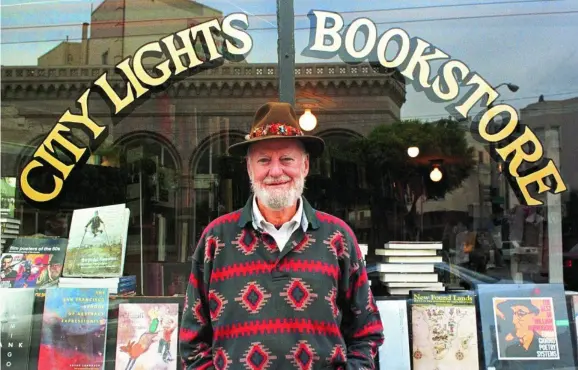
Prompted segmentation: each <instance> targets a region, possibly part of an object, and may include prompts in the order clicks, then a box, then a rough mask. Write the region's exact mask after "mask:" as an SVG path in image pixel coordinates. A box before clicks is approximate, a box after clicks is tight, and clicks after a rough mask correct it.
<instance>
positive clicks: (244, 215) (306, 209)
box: [238, 195, 319, 229]
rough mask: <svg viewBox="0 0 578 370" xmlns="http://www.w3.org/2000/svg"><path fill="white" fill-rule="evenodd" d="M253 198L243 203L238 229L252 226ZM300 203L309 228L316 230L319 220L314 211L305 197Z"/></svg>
mask: <svg viewBox="0 0 578 370" xmlns="http://www.w3.org/2000/svg"><path fill="white" fill-rule="evenodd" d="M253 197H254V195H251V196H250V197H249V199H248V200H247V202H246V203H245V206H244V207H243V208H242V209H241V217H240V218H239V222H238V225H239V227H245V226H247V224H248V223H251V224H253ZM301 202H302V203H303V213H304V215H305V219H306V220H307V223H308V225H309V227H311V228H313V229H318V228H319V220H318V219H317V216H316V213H315V210H314V209H313V207H311V204H309V202H308V201H307V199H305V197H303V196H302V197H301Z"/></svg>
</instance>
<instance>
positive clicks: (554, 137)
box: [542, 127, 564, 283]
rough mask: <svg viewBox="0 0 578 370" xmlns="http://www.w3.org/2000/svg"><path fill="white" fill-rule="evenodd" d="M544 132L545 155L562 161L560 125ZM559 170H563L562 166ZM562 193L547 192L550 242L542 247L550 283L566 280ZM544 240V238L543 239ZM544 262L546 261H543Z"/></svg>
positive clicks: (555, 161) (553, 159)
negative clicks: (545, 250) (563, 256)
mask: <svg viewBox="0 0 578 370" xmlns="http://www.w3.org/2000/svg"><path fill="white" fill-rule="evenodd" d="M545 131H546V132H545V134H544V139H545V140H544V141H545V143H544V144H545V150H544V156H545V157H546V158H550V159H551V160H552V161H554V163H560V131H559V128H558V127H555V128H553V127H547V128H546V130H545ZM558 170H559V171H560V172H562V169H561V168H560V166H558ZM561 198H562V195H561V194H560V193H558V194H553V193H551V192H549V191H548V192H546V202H545V204H544V206H546V211H547V223H546V225H547V227H548V239H547V240H548V242H547V244H546V245H543V246H542V248H547V253H542V256H547V257H548V280H549V282H550V283H563V282H564V269H563V268H561V267H562V265H563V258H562V254H563V253H564V251H563V243H562V202H561ZM542 240H543V239H542ZM542 263H544V261H542Z"/></svg>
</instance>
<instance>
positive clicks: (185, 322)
mask: <svg viewBox="0 0 578 370" xmlns="http://www.w3.org/2000/svg"><path fill="white" fill-rule="evenodd" d="M203 249H204V239H203V238H202V239H201V241H200V242H199V245H198V246H197V250H195V253H194V256H193V262H192V267H191V273H190V275H189V283H188V286H187V292H186V295H185V306H184V310H183V317H182V320H181V328H180V333H179V347H180V352H181V353H180V354H181V359H182V364H183V367H182V368H183V370H214V369H215V367H214V365H213V357H212V349H211V347H212V341H213V328H212V326H211V319H210V315H209V311H208V307H209V306H208V301H207V293H206V292H207V281H208V278H207V274H206V271H205V270H206V266H205V264H204V263H203V257H202V256H203V254H204V252H203ZM199 256H200V258H199Z"/></svg>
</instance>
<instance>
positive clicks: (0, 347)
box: [0, 288, 34, 370]
mask: <svg viewBox="0 0 578 370" xmlns="http://www.w3.org/2000/svg"><path fill="white" fill-rule="evenodd" d="M0 297H2V299H0V369H16V370H27V369H28V368H29V365H30V356H29V353H30V345H31V339H32V338H31V334H32V321H33V319H34V289H24V288H12V289H11V288H0Z"/></svg>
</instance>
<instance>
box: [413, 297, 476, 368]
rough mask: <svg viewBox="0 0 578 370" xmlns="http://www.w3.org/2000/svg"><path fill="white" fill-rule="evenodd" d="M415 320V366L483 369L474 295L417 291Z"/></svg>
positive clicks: (414, 300)
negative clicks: (479, 354)
mask: <svg viewBox="0 0 578 370" xmlns="http://www.w3.org/2000/svg"><path fill="white" fill-rule="evenodd" d="M411 323H412V325H411V332H412V342H413V345H412V347H413V348H412V361H413V369H415V370H435V369H442V368H447V369H479V363H478V338H477V328H476V306H475V303H474V295H473V294H471V293H455V294H438V293H422V292H418V293H414V294H412V298H411Z"/></svg>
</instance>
